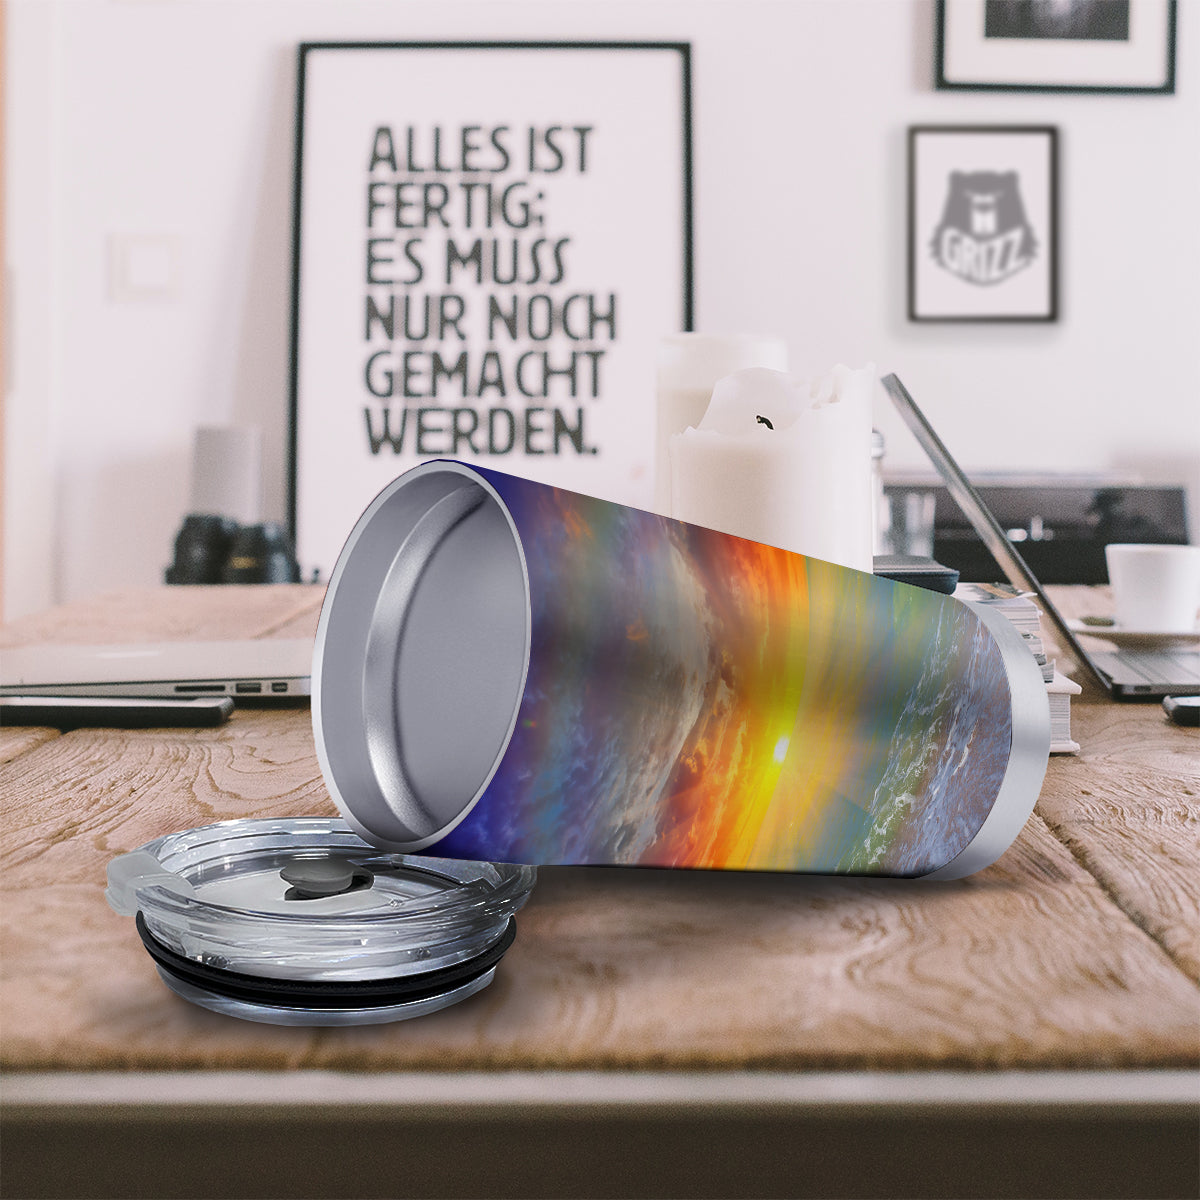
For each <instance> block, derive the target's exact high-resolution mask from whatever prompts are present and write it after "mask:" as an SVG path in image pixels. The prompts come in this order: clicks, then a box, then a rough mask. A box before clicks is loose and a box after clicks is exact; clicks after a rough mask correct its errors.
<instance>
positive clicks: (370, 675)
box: [312, 462, 530, 851]
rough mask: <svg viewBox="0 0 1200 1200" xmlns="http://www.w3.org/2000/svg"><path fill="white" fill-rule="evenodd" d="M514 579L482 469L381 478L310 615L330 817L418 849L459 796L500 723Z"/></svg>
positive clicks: (522, 579)
mask: <svg viewBox="0 0 1200 1200" xmlns="http://www.w3.org/2000/svg"><path fill="white" fill-rule="evenodd" d="M529 629H530V607H529V581H528V575H527V572H526V568H525V561H524V556H523V553H522V550H521V544H520V539H519V537H518V535H517V532H516V528H515V526H514V525H513V522H512V518H511V517H510V516H509V514H508V511H507V509H506V508H505V507H504V504H503V503H502V502H501V500H500V499H499V497H498V496H497V495H496V493H495V492H494V491H493V489H492V488H491V486H490V485H489V484H488V483H487V481H486V480H485V479H484V478H483V477H482V476H480V475H478V474H477V473H475V472H474V471H472V470H470V468H468V467H465V466H462V465H461V464H459V463H452V462H431V463H426V464H425V465H423V466H421V467H417V468H415V469H414V470H412V471H409V472H407V473H406V474H405V475H403V476H401V477H400V478H399V479H397V480H396V481H395V482H394V483H392V484H390V485H389V486H388V487H387V488H386V489H385V490H384V491H383V492H382V493H380V495H379V496H378V497H376V499H375V500H374V501H373V503H372V504H371V506H370V507H369V508H368V509H367V511H366V512H365V513H364V514H363V516H362V517H361V518H360V519H359V522H358V524H357V525H356V526H355V528H354V530H353V532H352V533H351V535H350V537H349V539H348V540H347V542H346V545H345V547H344V548H343V550H342V554H341V557H340V558H339V559H338V563H337V566H336V568H335V569H334V573H333V576H332V578H331V579H330V583H329V588H328V590H327V593H326V598H325V604H324V607H323V608H322V611H321V621H320V625H319V627H318V630H317V643H316V652H315V658H314V664H313V689H312V690H313V698H312V703H313V731H314V734H315V737H316V743H317V754H318V757H319V758H320V761H321V766H322V769H323V770H324V773H325V778H326V781H327V782H328V783H329V784H330V791H331V793H332V795H333V798H334V800H335V802H336V803H337V805H338V807H339V809H340V810H341V811H342V814H343V815H344V816H345V818H346V820H347V821H348V822H349V823H350V824H351V825H352V826H353V827H354V828H355V829H356V830H357V831H358V832H359V833H360V834H361V835H362V836H363V837H365V838H367V839H368V840H369V841H371V842H373V843H374V844H376V845H379V846H384V847H386V848H388V849H393V850H405V851H411V850H419V849H422V848H423V847H425V846H428V845H431V844H432V843H433V842H435V841H437V840H438V839H439V838H441V837H443V836H445V834H446V833H448V832H449V831H450V830H451V829H452V828H453V827H454V826H455V825H456V824H457V823H458V822H459V821H461V820H462V818H463V817H464V816H466V814H467V813H468V812H469V811H470V809H471V807H472V806H473V805H474V803H475V802H476V800H478V798H479V796H480V795H481V794H482V792H483V790H484V788H485V787H486V786H487V783H488V781H489V780H490V779H491V777H492V775H493V774H494V773H495V770H496V768H497V766H498V765H499V763H500V760H501V759H502V758H503V755H504V751H505V749H506V748H507V746H508V742H509V739H510V738H511V736H512V731H513V728H514V726H515V724H516V719H517V711H518V709H519V707H520V703H521V696H522V693H523V691H524V686H525V675H526V672H527V670H528V665H529Z"/></svg>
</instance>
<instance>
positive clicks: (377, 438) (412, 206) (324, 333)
mask: <svg viewBox="0 0 1200 1200" xmlns="http://www.w3.org/2000/svg"><path fill="white" fill-rule="evenodd" d="M688 79H689V76H688V48H687V46H686V45H676V44H647V43H631V44H611V43H604V44H584V43H551V44H525V43H495V44H493V43H488V44H469V45H468V44H464V45H455V44H443V43H405V44H398V45H391V44H389V45H362V44H351V45H340V44H319V45H306V46H302V47H301V50H300V92H299V113H298V121H299V129H298V144H297V167H296V169H297V184H296V213H295V221H296V239H295V254H296V259H295V264H294V267H295V282H294V288H295V291H294V300H293V303H294V313H293V336H292V353H293V370H292V422H293V424H292V438H293V441H292V455H291V480H290V482H291V503H292V515H293V522H294V529H295V533H296V549H297V556H298V558H299V561H300V564H301V567H302V570H303V571H304V575H305V577H306V578H308V577H309V576H310V575H311V574H312V573H313V571H314V570H315V571H318V572H319V573H320V577H321V578H328V576H329V573H330V571H331V570H332V568H333V565H334V562H335V561H336V558H337V555H338V552H339V551H340V549H341V547H342V544H343V542H344V541H345V539H346V536H347V535H348V534H349V532H350V530H351V529H352V528H353V525H354V523H355V521H356V520H357V519H358V517H359V515H360V514H361V513H362V512H363V510H364V509H365V508H366V507H367V505H368V504H369V503H370V501H371V499H372V498H373V497H374V496H375V495H376V493H378V492H379V491H380V490H381V489H382V488H383V487H384V486H385V485H386V484H387V483H388V482H390V481H391V480H392V479H394V478H395V477H396V476H397V475H399V474H401V473H402V472H404V471H405V470H407V469H409V468H410V467H412V466H415V465H416V464H417V463H420V462H424V461H426V460H428V459H431V458H457V459H461V460H463V461H466V462H472V463H476V464H478V465H481V466H489V467H492V468H494V469H496V470H500V471H505V472H508V473H510V474H514V475H520V476H524V477H526V478H529V479H535V480H539V481H542V482H546V483H552V484H555V485H558V486H562V487H567V488H571V489H573V490H575V491H580V492H585V493H588V494H590V495H594V496H601V497H603V498H605V499H608V500H616V501H619V502H621V503H624V504H632V505H635V506H639V507H649V506H650V504H651V501H652V496H653V483H654V481H653V478H652V471H653V462H654V372H655V355H656V350H657V344H658V341H659V339H660V338H661V337H662V336H663V335H665V334H669V333H674V332H678V331H680V330H686V329H690V327H691V213H690V208H691V195H690V131H689V111H690V105H689V96H688V87H689V84H688Z"/></svg>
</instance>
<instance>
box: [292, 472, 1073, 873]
mask: <svg viewBox="0 0 1200 1200" xmlns="http://www.w3.org/2000/svg"><path fill="white" fill-rule="evenodd" d="M313 728H314V732H315V735H316V745H317V754H318V757H319V759H320V762H321V767H322V770H323V771H324V774H325V780H326V782H327V783H328V785H329V789H330V792H331V793H332V795H333V798H334V800H335V801H336V803H337V805H338V807H339V808H340V809H341V811H342V813H343V815H344V816H345V818H346V820H347V821H348V822H349V823H350V824H351V825H352V826H353V827H354V828H355V829H356V830H357V831H358V832H359V833H361V834H362V835H363V836H364V837H365V838H367V839H368V840H370V841H371V842H373V843H375V844H377V845H379V846H382V847H385V848H388V849H392V850H400V851H405V852H409V853H412V852H415V851H422V850H425V851H429V852H430V853H436V854H437V855H440V856H442V857H446V858H471V859H483V860H487V861H494V862H519V863H530V864H535V865H542V864H552V863H592V864H623V865H642V866H652V867H702V868H718V869H729V870H758V871H791V872H806V873H816V874H853V875H899V876H931V875H932V876H937V877H940V878H955V877H958V876H961V875H965V874H968V873H970V872H971V871H974V870H977V869H979V868H980V867H982V866H986V865H987V864H988V863H990V862H992V861H994V860H995V859H996V858H997V857H999V855H1000V854H1001V853H1003V851H1004V850H1005V849H1006V848H1007V847H1008V845H1009V844H1010V843H1011V842H1012V840H1013V839H1014V838H1015V837H1016V835H1017V833H1018V832H1019V831H1020V829H1021V826H1022V825H1023V824H1024V822H1025V820H1026V818H1027V817H1028V815H1029V812H1030V810H1031V809H1032V807H1033V804H1034V801H1035V799H1036V798H1037V794H1038V790H1039V788H1040V786H1041V781H1042V777H1043V775H1044V773H1045V769H1046V761H1047V755H1048V752H1049V744H1050V732H1049V716H1048V706H1047V701H1046V691H1045V685H1044V684H1043V682H1042V679H1041V672H1040V670H1039V668H1038V666H1037V664H1036V662H1035V660H1034V657H1033V655H1032V654H1030V653H1029V651H1028V650H1027V649H1026V647H1025V646H1024V644H1023V643H1022V641H1021V638H1020V636H1019V635H1018V634H1017V633H1016V632H1015V631H1014V630H1013V629H1012V627H1011V626H1010V625H1009V623H1008V622H1007V621H1006V620H1004V619H1003V618H1002V617H998V616H996V615H995V614H994V613H991V612H989V611H987V610H986V609H984V608H977V607H974V606H971V605H967V604H964V603H962V602H960V601H957V600H955V599H954V598H953V597H950V596H944V595H939V594H936V593H933V592H928V591H922V590H920V589H918V588H914V587H909V586H907V585H905V584H900V583H892V582H890V581H887V580H883V579H876V578H875V577H874V576H873V575H869V574H865V573H862V572H858V571H854V570H851V569H849V568H847V567H840V566H835V565H833V564H830V563H826V562H822V561H819V560H816V559H812V558H805V557H804V556H802V555H798V554H791V553H788V552H787V551H784V550H779V549H775V548H773V547H771V546H764V545H760V544H759V543H757V542H751V541H747V540H745V539H743V538H737V537H731V536H729V535H728V534H723V533H718V532H716V531H714V530H711V529H702V528H700V527H698V526H695V525H688V524H685V523H684V522H681V521H674V520H671V519H669V518H667V517H662V516H657V515H655V514H653V513H648V512H642V511H640V510H638V509H633V508H627V507H624V506H623V505H620V504H613V503H610V502H608V501H604V500H597V499H592V498H590V497H587V496H581V495H577V494H575V493H573V492H569V491H564V490H562V489H559V488H552V487H548V486H546V485H544V484H538V483H532V482H529V481H527V480H523V479H517V478H514V477H512V476H509V475H504V474H501V473H500V472H498V471H492V470H487V469H484V468H480V467H473V466H466V465H464V464H462V463H458V462H450V461H433V462H428V463H425V464H423V465H422V466H419V467H416V468H415V469H413V470H411V471H409V472H407V473H406V474H404V475H402V476H401V477H400V478H399V479H397V480H395V481H394V482H393V483H392V484H390V485H389V486H388V487H387V488H386V489H385V490H384V491H383V492H382V493H381V494H380V495H379V496H378V497H377V498H376V499H375V500H374V502H373V503H372V504H371V506H370V507H369V508H368V509H367V511H366V512H365V513H364V514H363V516H362V517H361V518H360V520H359V522H358V524H357V525H356V526H355V528H354V530H353V532H352V533H351V535H350V538H349V540H348V541H347V543H346V545H345V547H344V549H343V550H342V554H341V557H340V558H339V559H338V563H337V566H336V568H335V570H334V572H333V576H332V578H331V580H330V583H329V588H328V592H327V594H326V598H325V603H324V607H323V609H322V612H321V619H320V625H319V628H318V632H317V643H316V653H315V661H314V667H313Z"/></svg>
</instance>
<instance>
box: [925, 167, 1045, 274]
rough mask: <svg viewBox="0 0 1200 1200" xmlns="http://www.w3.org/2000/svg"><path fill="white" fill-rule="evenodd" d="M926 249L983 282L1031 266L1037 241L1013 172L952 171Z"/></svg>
mask: <svg viewBox="0 0 1200 1200" xmlns="http://www.w3.org/2000/svg"><path fill="white" fill-rule="evenodd" d="M929 249H930V251H931V253H932V254H933V259H934V261H935V262H936V263H937V264H938V265H939V266H941V267H944V268H945V269H946V270H947V271H949V272H951V274H954V275H957V276H958V277H959V278H960V279H962V280H965V281H966V282H967V283H974V284H979V285H980V286H985V287H986V286H988V285H990V284H996V283H1000V282H1002V281H1003V280H1005V279H1008V278H1009V277H1010V276H1012V275H1015V274H1016V273H1017V272H1018V271H1020V270H1022V269H1024V268H1025V267H1027V266H1029V264H1030V263H1032V262H1033V260H1034V258H1035V256H1036V255H1037V251H1038V242H1037V238H1036V237H1034V234H1033V229H1032V227H1031V226H1030V224H1029V218H1028V217H1026V215H1025V205H1024V204H1023V203H1022V201H1021V191H1020V187H1019V186H1018V179H1017V173H1016V171H951V172H950V181H949V190H948V192H947V194H946V204H945V206H944V208H943V209H942V219H941V221H940V222H939V224H938V227H937V229H935V230H934V233H933V237H932V238H931V239H930V243H929Z"/></svg>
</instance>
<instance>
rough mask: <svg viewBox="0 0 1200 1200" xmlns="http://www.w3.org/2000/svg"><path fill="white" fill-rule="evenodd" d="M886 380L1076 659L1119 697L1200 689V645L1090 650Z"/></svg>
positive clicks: (957, 492) (979, 527)
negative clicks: (1104, 650)
mask: <svg viewBox="0 0 1200 1200" xmlns="http://www.w3.org/2000/svg"><path fill="white" fill-rule="evenodd" d="M882 383H883V386H884V390H885V391H886V392H887V394H888V395H889V396H890V397H891V398H892V403H893V404H895V406H896V408H897V410H898V411H899V413H900V415H901V416H902V417H903V418H904V422H905V424H906V425H907V426H908V427H909V429H911V430H912V432H913V434H914V435H915V437H916V439H917V441H919V442H920V443H921V446H922V448H923V449H924V451H925V453H926V454H928V455H929V458H930V460H931V461H932V462H933V465H934V466H935V467H937V469H938V472H939V474H940V475H941V476H942V478H943V479H944V480H945V482H946V488H947V490H948V491H949V492H950V495H951V496H953V497H954V499H955V501H956V502H957V503H958V506H959V507H960V508H961V509H962V511H963V513H964V515H965V516H966V518H967V520H968V521H970V522H971V525H972V526H973V527H974V529H975V532H976V533H977V534H978V535H979V537H980V539H981V540H982V541H983V544H984V545H985V546H986V547H987V548H988V550H990V551H991V554H992V557H993V558H994V559H995V560H996V561H997V562H998V563H999V564H1000V568H1001V570H1003V572H1004V574H1005V575H1006V576H1007V578H1008V582H1009V583H1011V584H1012V585H1013V587H1017V588H1020V589H1022V590H1023V591H1026V592H1033V593H1034V595H1036V596H1037V598H1038V603H1039V604H1040V605H1041V607H1042V611H1043V612H1044V613H1045V614H1046V616H1047V617H1048V618H1049V620H1050V624H1051V625H1053V626H1054V629H1055V632H1056V633H1057V634H1058V636H1059V637H1060V638H1061V639H1062V642H1063V645H1064V646H1069V647H1070V649H1071V652H1072V653H1073V654H1074V656H1075V659H1076V661H1077V662H1078V663H1079V664H1080V665H1081V666H1082V667H1084V668H1085V669H1086V670H1088V671H1089V672H1090V673H1091V674H1092V675H1093V676H1094V677H1095V679H1096V681H1097V682H1098V683H1099V684H1100V686H1101V687H1103V688H1104V689H1105V690H1106V691H1108V692H1109V693H1110V694H1111V695H1113V696H1114V697H1115V698H1116V699H1118V700H1152V699H1155V698H1157V697H1161V696H1197V695H1200V651H1195V650H1186V649H1174V648H1167V647H1164V648H1162V649H1152V650H1136V651H1135V650H1116V651H1111V652H1099V653H1097V652H1093V651H1088V650H1085V649H1084V648H1083V646H1082V645H1080V642H1079V639H1078V637H1076V636H1075V632H1074V631H1073V630H1072V629H1071V627H1070V626H1069V625H1068V624H1067V623H1066V621H1064V620H1063V618H1062V615H1061V614H1060V613H1059V611H1058V609H1056V608H1055V607H1054V605H1053V603H1052V602H1051V600H1050V597H1049V596H1047V595H1046V592H1045V589H1044V588H1043V587H1042V585H1041V584H1040V583H1039V582H1038V580H1037V577H1036V576H1035V575H1034V573H1033V572H1032V571H1031V570H1030V569H1029V566H1028V564H1027V563H1026V562H1025V560H1024V559H1023V558H1022V557H1021V556H1020V554H1018V553H1017V551H1016V548H1015V547H1014V546H1013V544H1012V542H1011V541H1009V539H1008V535H1007V534H1006V533H1005V532H1004V530H1003V529H1002V528H1001V526H1000V524H999V523H998V522H997V520H996V518H995V517H994V516H992V513H991V511H990V510H989V509H988V507H987V505H986V504H984V502H983V500H982V498H981V497H980V495H979V493H978V492H977V491H976V490H975V489H974V488H973V487H972V486H971V483H970V481H969V480H968V479H967V477H966V475H965V474H964V473H963V470H962V468H961V467H960V466H959V465H958V463H956V462H955V461H954V459H953V458H952V457H951V456H950V451H949V450H947V449H946V447H945V446H944V445H943V444H942V440H941V438H939V437H938V435H937V434H936V433H934V431H933V426H932V425H930V424H929V422H928V421H927V420H926V419H925V416H924V414H923V413H922V412H921V410H920V409H919V408H918V407H917V405H916V402H915V401H914V400H913V398H912V396H910V395H909V394H908V390H907V389H906V388H905V386H904V384H902V383H901V382H900V380H899V379H897V378H896V376H895V375H885V376H884V378H883V380H882ZM1096 632H1097V636H1098V637H1103V636H1104V635H1103V631H1102V630H1097V631H1096Z"/></svg>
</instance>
